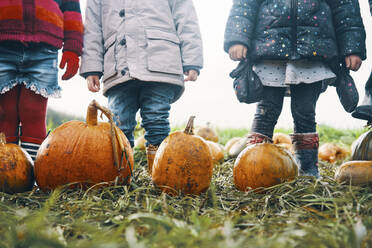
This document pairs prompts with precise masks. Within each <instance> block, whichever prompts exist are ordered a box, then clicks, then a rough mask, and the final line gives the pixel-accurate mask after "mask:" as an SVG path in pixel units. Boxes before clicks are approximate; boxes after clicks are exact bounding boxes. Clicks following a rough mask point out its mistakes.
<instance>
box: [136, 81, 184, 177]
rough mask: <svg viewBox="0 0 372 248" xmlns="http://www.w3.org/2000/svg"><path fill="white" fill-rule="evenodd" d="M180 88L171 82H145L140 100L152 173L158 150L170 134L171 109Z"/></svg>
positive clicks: (149, 168) (148, 160)
mask: <svg viewBox="0 0 372 248" xmlns="http://www.w3.org/2000/svg"><path fill="white" fill-rule="evenodd" d="M178 90H179V87H178V86H175V85H171V84H165V83H152V82H143V87H142V88H141V92H140V100H139V102H140V108H141V110H140V111H141V112H140V113H141V117H142V126H143V127H144V129H145V131H146V133H145V139H146V140H147V145H146V146H147V148H146V154H147V164H148V170H149V173H150V174H151V171H152V164H153V161H154V158H155V154H156V151H157V149H158V147H159V145H160V143H161V142H162V141H163V140H164V139H165V138H166V137H167V136H168V135H169V132H170V125H169V120H168V117H169V110H170V108H171V102H172V100H173V99H174V96H175V95H176V93H177V91H178Z"/></svg>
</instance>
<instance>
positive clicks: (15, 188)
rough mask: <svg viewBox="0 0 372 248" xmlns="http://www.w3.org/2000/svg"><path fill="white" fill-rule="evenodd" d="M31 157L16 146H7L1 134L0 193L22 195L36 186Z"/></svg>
mask: <svg viewBox="0 0 372 248" xmlns="http://www.w3.org/2000/svg"><path fill="white" fill-rule="evenodd" d="M32 164H33V162H32V160H31V157H30V156H29V155H28V154H27V153H26V152H25V151H24V150H22V149H21V148H20V147H19V146H18V145H16V144H7V143H6V138H5V135H4V134H3V133H0V191H3V192H6V193H21V192H25V191H29V190H31V189H32V187H33V185H34V181H35V180H34V173H33V165H32Z"/></svg>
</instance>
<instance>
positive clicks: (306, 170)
mask: <svg viewBox="0 0 372 248" xmlns="http://www.w3.org/2000/svg"><path fill="white" fill-rule="evenodd" d="M290 136H291V139H292V144H293V147H294V150H295V156H296V160H297V162H298V164H299V166H300V175H303V176H315V177H316V178H319V169H318V148H319V137H318V134H317V133H295V134H291V135H290Z"/></svg>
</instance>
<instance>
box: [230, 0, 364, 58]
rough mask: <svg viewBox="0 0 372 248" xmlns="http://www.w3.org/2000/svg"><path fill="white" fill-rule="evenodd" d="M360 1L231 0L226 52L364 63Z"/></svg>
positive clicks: (256, 56)
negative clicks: (235, 49)
mask: <svg viewBox="0 0 372 248" xmlns="http://www.w3.org/2000/svg"><path fill="white" fill-rule="evenodd" d="M365 37H366V35H365V30H364V26H363V22H362V18H361V15H360V9H359V3H358V0H233V6H232V9H231V12H230V16H229V18H228V21H227V25H226V30H225V41H224V49H225V51H226V52H227V51H228V50H229V48H230V47H231V46H232V45H234V44H239V43H240V44H243V45H245V46H247V48H248V53H249V57H250V58H251V59H252V60H260V59H280V60H283V59H284V60H299V59H306V58H310V59H317V60H323V61H327V60H331V59H334V58H337V57H339V58H343V57H346V56H348V55H352V54H353V55H359V56H360V57H361V58H362V59H366V49H365Z"/></svg>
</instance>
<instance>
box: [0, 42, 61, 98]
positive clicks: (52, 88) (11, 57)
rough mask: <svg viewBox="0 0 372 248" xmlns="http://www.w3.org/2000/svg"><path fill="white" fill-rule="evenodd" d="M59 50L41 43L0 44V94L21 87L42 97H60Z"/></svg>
mask: <svg viewBox="0 0 372 248" xmlns="http://www.w3.org/2000/svg"><path fill="white" fill-rule="evenodd" d="M57 62H58V49H57V48H55V47H52V46H50V45H48V44H44V43H29V44H28V45H24V44H22V43H20V42H17V41H2V42H0V94H4V93H5V92H7V91H9V90H10V89H11V88H13V87H14V86H15V85H17V84H24V85H25V86H26V88H27V89H30V90H32V91H34V92H36V93H38V94H40V95H42V96H43V97H46V98H48V97H51V96H53V97H59V95H60V91H61V88H60V87H59V85H58V78H57V75H58V68H57Z"/></svg>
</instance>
